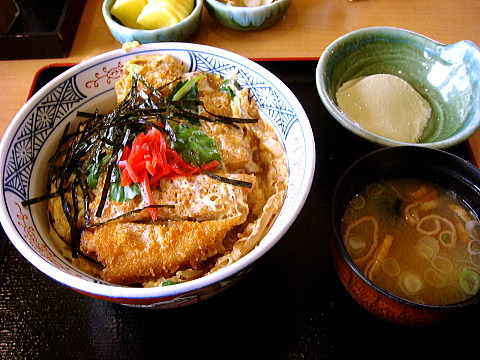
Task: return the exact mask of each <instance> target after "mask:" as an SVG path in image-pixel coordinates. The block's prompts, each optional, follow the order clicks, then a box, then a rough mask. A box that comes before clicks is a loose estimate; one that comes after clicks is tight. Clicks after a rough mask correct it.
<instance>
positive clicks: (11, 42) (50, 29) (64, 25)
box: [0, 0, 86, 60]
mask: <svg viewBox="0 0 480 360" xmlns="http://www.w3.org/2000/svg"><path fill="white" fill-rule="evenodd" d="M16 2H17V4H18V7H19V9H20V13H19V15H18V17H17V19H16V20H15V22H14V23H13V25H12V27H11V28H10V30H9V32H8V33H7V34H0V49H1V50H0V60H20V59H44V58H63V57H66V56H67V55H68V54H69V52H70V48H71V46H72V43H73V39H74V38H75V33H76V31H77V27H78V23H79V22H80V17H81V15H82V12H83V8H84V6H85V2H86V0H16ZM0 11H1V10H0Z"/></svg>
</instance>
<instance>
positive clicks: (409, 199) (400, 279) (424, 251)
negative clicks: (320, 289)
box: [341, 177, 480, 305]
mask: <svg viewBox="0 0 480 360" xmlns="http://www.w3.org/2000/svg"><path fill="white" fill-rule="evenodd" d="M341 230H342V237H343V241H344V244H345V247H346V249H347V251H348V253H349V255H350V257H351V258H352V260H353V261H354V262H355V264H356V265H357V267H358V268H359V269H360V270H361V271H362V272H363V273H364V274H365V275H366V276H367V277H368V278H369V279H370V280H371V281H373V282H374V283H376V284H377V285H378V286H380V287H382V288H383V289H385V290H386V291H389V292H390V293H392V294H395V295H397V296H399V297H402V298H404V299H407V300H411V301H414V302H416V303H422V304H427V305H447V304H453V303H458V302H461V301H464V300H466V299H469V298H471V297H473V296H475V295H476V294H477V293H478V291H479V288H480V222H479V218H478V215H477V214H475V212H474V211H473V210H471V208H470V207H469V206H468V205H467V204H466V202H465V201H464V200H463V199H462V198H460V197H459V196H457V194H455V193H454V192H452V191H450V190H449V189H447V188H444V187H442V186H439V185H437V184H433V183H431V182H428V181H425V180H418V179H414V178H408V177H405V178H392V179H388V180H383V181H379V182H373V183H370V184H369V185H368V186H366V187H365V188H364V189H363V190H362V191H360V192H359V193H358V194H357V195H356V196H355V197H354V198H353V199H352V200H351V201H350V203H349V205H348V206H347V208H346V210H345V213H344V215H343V218H342V223H341Z"/></svg>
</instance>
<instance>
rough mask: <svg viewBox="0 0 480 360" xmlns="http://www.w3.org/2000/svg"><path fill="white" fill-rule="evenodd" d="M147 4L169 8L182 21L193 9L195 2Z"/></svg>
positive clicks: (160, 0) (155, 0)
mask: <svg viewBox="0 0 480 360" xmlns="http://www.w3.org/2000/svg"><path fill="white" fill-rule="evenodd" d="M147 1H148V2H149V3H155V4H163V5H165V6H169V7H170V8H171V9H172V10H173V11H175V13H176V14H177V15H178V17H179V18H180V19H181V20H183V19H185V18H186V17H187V16H188V15H190V14H191V12H192V11H193V8H194V7H195V0H147Z"/></svg>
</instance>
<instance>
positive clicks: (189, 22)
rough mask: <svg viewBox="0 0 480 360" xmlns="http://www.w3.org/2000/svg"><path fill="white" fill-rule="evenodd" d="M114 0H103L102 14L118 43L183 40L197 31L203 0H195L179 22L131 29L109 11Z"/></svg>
mask: <svg viewBox="0 0 480 360" xmlns="http://www.w3.org/2000/svg"><path fill="white" fill-rule="evenodd" d="M114 2H115V0H104V2H103V6H102V14H103V18H104V19H105V22H106V24H107V26H108V28H109V30H110V32H111V33H112V35H113V37H114V38H115V39H116V40H117V41H118V42H120V43H122V44H123V43H126V42H131V41H138V42H139V43H140V44H148V43H156V42H162V41H185V40H188V39H189V38H191V37H192V36H193V35H195V34H196V33H197V31H198V27H199V24H200V18H201V17H202V9H203V0H195V7H194V8H193V11H192V13H191V14H190V15H189V16H187V17H186V18H185V19H183V20H182V21H180V22H179V23H177V24H175V25H172V26H167V27H163V28H160V29H155V30H140V29H131V28H128V27H126V26H123V25H121V24H120V23H118V22H117V21H116V20H115V19H114V18H113V17H112V14H111V13H110V9H111V8H112V6H113V4H114Z"/></svg>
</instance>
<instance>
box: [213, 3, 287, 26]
mask: <svg viewBox="0 0 480 360" xmlns="http://www.w3.org/2000/svg"><path fill="white" fill-rule="evenodd" d="M291 2H292V0H276V1H274V2H273V3H271V4H268V5H262V6H257V7H240V6H229V5H226V4H224V3H221V2H220V1H218V0H205V7H206V8H207V11H208V13H209V14H210V16H211V17H212V18H214V19H215V20H216V21H218V22H219V23H220V24H222V25H223V26H226V27H229V28H231V29H234V30H240V31H250V30H260V29H265V28H267V27H269V26H272V25H273V24H275V23H277V22H278V21H279V20H280V19H281V18H282V17H283V16H284V15H285V14H286V13H287V10H288V8H289V7H290V4H291Z"/></svg>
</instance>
